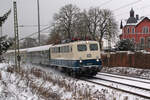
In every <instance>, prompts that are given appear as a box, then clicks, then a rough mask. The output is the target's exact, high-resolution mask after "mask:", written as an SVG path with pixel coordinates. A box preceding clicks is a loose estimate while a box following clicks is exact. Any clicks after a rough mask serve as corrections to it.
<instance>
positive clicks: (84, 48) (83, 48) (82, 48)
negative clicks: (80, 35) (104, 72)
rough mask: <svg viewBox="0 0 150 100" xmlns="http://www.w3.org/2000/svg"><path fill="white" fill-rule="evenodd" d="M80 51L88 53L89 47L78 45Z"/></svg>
mask: <svg viewBox="0 0 150 100" xmlns="http://www.w3.org/2000/svg"><path fill="white" fill-rule="evenodd" d="M77 48H78V51H86V50H87V47H86V45H85V44H79V45H77Z"/></svg>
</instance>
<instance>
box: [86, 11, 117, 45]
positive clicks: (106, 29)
mask: <svg viewBox="0 0 150 100" xmlns="http://www.w3.org/2000/svg"><path fill="white" fill-rule="evenodd" d="M87 19H88V20H87V21H88V24H87V26H88V31H89V33H90V34H91V37H92V39H93V40H98V41H99V42H100V47H101V48H102V45H101V43H102V39H103V38H105V37H109V38H110V39H112V38H114V37H115V36H117V29H118V28H117V24H116V21H115V19H114V18H113V14H112V12H111V11H110V10H107V9H100V8H90V9H89V11H88V13H87ZM107 39H108V38H107Z"/></svg>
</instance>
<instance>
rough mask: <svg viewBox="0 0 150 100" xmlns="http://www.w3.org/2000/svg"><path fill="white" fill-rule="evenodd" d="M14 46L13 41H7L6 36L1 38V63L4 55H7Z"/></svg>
mask: <svg viewBox="0 0 150 100" xmlns="http://www.w3.org/2000/svg"><path fill="white" fill-rule="evenodd" d="M11 45H12V41H10V40H7V39H6V36H3V37H1V38H0V62H1V61H2V59H3V58H2V54H3V53H5V52H6V51H7V50H8V48H9V47H10V46H11Z"/></svg>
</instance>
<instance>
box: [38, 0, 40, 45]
mask: <svg viewBox="0 0 150 100" xmlns="http://www.w3.org/2000/svg"><path fill="white" fill-rule="evenodd" d="M37 12H38V40H39V45H40V7H39V0H37Z"/></svg>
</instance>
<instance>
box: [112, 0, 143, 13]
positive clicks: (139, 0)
mask: <svg viewBox="0 0 150 100" xmlns="http://www.w3.org/2000/svg"><path fill="white" fill-rule="evenodd" d="M141 1H142V0H137V1H134V2H131V3H129V4H126V5H123V6H121V7H119V8H116V9H114V10H112V11H117V10H120V9H122V8H126V7H128V6H130V5H133V4H136V3H139V2H141Z"/></svg>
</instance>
